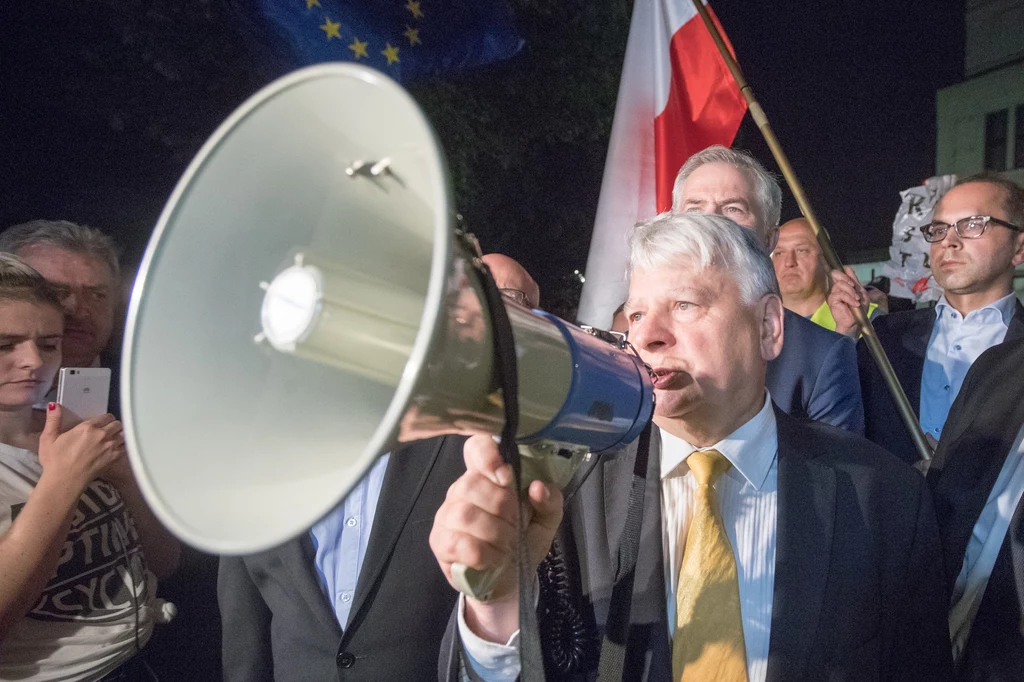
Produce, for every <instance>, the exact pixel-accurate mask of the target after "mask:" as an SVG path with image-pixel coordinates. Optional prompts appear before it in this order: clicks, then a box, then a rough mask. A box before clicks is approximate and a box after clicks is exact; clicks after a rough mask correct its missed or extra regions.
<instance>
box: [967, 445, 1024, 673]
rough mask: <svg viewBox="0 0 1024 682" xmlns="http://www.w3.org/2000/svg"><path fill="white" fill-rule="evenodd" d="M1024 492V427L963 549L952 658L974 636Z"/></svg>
mask: <svg viewBox="0 0 1024 682" xmlns="http://www.w3.org/2000/svg"><path fill="white" fill-rule="evenodd" d="M1022 493H1024V427H1021V430H1020V432H1019V433H1018V434H1017V440H1016V441H1014V443H1013V447H1011V448H1010V454H1008V455H1007V456H1006V461H1005V462H1004V463H1003V468H1002V469H1001V470H1000V471H999V477H998V478H996V482H995V485H993V486H992V492H991V493H989V496H988V501H987V502H985V507H984V508H983V509H982V510H981V514H980V515H979V516H978V521H977V523H975V524H974V530H973V531H972V532H971V539H970V540H968V541H967V551H966V552H964V565H963V567H962V568H961V569H960V575H958V576H957V578H956V584H955V586H954V587H953V601H952V604H953V607H952V609H950V612H949V638H950V640H951V641H952V642H953V660H955V661H956V660H959V659H960V655H961V654H962V653H963V650H964V646H966V644H967V640H968V639H969V638H970V636H971V627H972V626H973V625H974V617H975V616H976V615H977V613H978V607H979V606H981V600H982V597H984V596H985V588H986V587H988V579H989V577H990V576H991V575H992V568H993V567H994V566H995V565H996V558H997V557H998V556H999V550H1000V549H1001V548H1002V546H1003V542H1004V541H1005V540H1006V533H1007V531H1008V530H1009V529H1010V520H1011V519H1012V518H1013V512H1014V511H1015V510H1016V509H1017V505H1018V504H1019V503H1020V498H1021V494H1022Z"/></svg>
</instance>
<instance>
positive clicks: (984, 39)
mask: <svg viewBox="0 0 1024 682" xmlns="http://www.w3.org/2000/svg"><path fill="white" fill-rule="evenodd" d="M965 24H966V26H965V27H966V32H967V35H966V38H967V42H966V45H965V50H964V53H965V54H964V56H965V59H964V61H965V64H964V66H965V73H966V74H967V77H968V78H971V77H972V76H975V75H977V74H979V73H981V72H983V71H987V70H989V69H992V68H994V67H997V66H1001V65H1003V64H1007V63H1009V62H1012V61H1016V60H1019V59H1022V58H1024V2H1021V1H1020V0H967V4H966V15H965Z"/></svg>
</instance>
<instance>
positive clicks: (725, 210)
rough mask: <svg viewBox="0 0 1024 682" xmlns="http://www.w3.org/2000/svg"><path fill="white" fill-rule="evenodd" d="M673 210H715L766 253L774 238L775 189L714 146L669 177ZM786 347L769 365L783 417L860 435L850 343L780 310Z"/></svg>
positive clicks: (755, 169)
mask: <svg viewBox="0 0 1024 682" xmlns="http://www.w3.org/2000/svg"><path fill="white" fill-rule="evenodd" d="M672 210H673V211H674V212H689V211H700V212H706V213H717V214H719V215H723V216H725V217H727V218H730V219H731V220H733V221H735V222H736V223H737V224H738V225H740V226H741V227H745V228H747V229H750V230H753V231H754V232H755V233H757V235H758V237H759V239H760V240H761V243H762V244H764V246H765V248H766V249H767V250H768V252H769V253H771V251H772V250H773V249H774V248H775V245H776V241H777V239H778V229H779V228H778V224H779V216H780V214H781V211H782V189H781V188H780V187H779V183H778V182H776V181H775V178H773V177H772V176H771V175H770V174H769V173H768V172H767V171H766V170H765V169H764V166H762V165H761V164H760V163H758V161H757V160H756V159H754V158H753V157H752V156H750V155H749V154H746V153H744V152H740V151H736V150H733V149H728V148H726V147H722V146H720V145H715V146H712V147H708V148H707V149H705V150H703V151H701V152H698V153H697V154H694V155H693V156H691V157H690V158H689V159H688V160H687V162H686V163H685V164H683V167H682V168H681V169H680V170H679V174H678V175H677V176H676V182H675V187H674V188H673V190H672ZM785 327H786V343H785V345H784V346H783V348H782V352H781V353H780V354H779V356H778V357H777V358H775V359H773V360H771V361H769V362H768V373H767V377H766V381H767V387H768V390H769V391H771V394H772V399H773V400H775V403H776V404H777V405H778V406H779V407H781V408H782V409H783V410H784V411H785V412H786V413H787V414H790V415H793V416H795V417H797V418H803V419H813V420H817V421H822V422H825V423H826V424H832V425H833V426H839V427H841V428H844V429H847V430H848V431H852V432H853V433H863V432H864V408H863V405H862V404H861V396H860V385H859V384H858V382H857V354H856V350H855V347H854V344H853V342H852V340H850V339H846V338H843V337H842V336H841V335H839V334H835V333H833V332H830V331H828V330H827V329H823V328H822V327H819V326H818V325H816V324H814V323H813V322H811V321H810V320H806V319H804V318H803V317H801V316H800V315H798V314H796V313H794V312H792V311H788V310H787V311H786V313H785Z"/></svg>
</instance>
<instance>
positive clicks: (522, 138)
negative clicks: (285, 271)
mask: <svg viewBox="0 0 1024 682" xmlns="http://www.w3.org/2000/svg"><path fill="white" fill-rule="evenodd" d="M5 5H6V6H5V8H4V9H3V10H2V12H3V23H2V26H3V34H2V39H3V40H2V43H3V47H2V48H0V49H2V50H3V54H4V58H3V63H4V65H5V66H4V69H3V72H4V84H3V85H4V92H5V95H4V99H5V107H4V109H3V113H2V114H0V116H3V119H2V120H0V122H2V125H3V130H4V131H11V132H13V133H14V134H10V135H6V136H5V139H4V141H3V143H2V144H3V145H4V150H3V151H4V153H3V155H2V156H3V161H2V162H0V163H2V164H3V166H2V167H0V168H3V169H4V170H5V172H4V178H5V179H4V180H3V188H4V194H5V195H7V194H8V193H10V195H11V196H12V197H16V200H15V201H13V202H5V205H4V206H3V207H0V211H2V213H0V218H2V219H3V222H4V223H5V224H8V223H11V222H14V221H18V220H24V219H28V218H35V217H67V218H70V219H73V220H80V221H83V222H89V223H92V224H96V225H98V226H100V227H103V228H106V229H109V230H111V231H114V232H116V233H117V234H118V236H119V238H120V239H121V240H122V242H124V244H125V248H126V252H127V255H128V259H129V260H131V259H132V258H136V257H138V255H139V254H140V253H141V250H142V248H143V246H144V244H145V241H146V240H147V239H148V236H149V231H150V229H151V227H152V225H153V224H154V223H155V222H156V218H157V215H158V213H159V210H160V208H161V206H162V204H163V202H164V201H165V200H166V198H167V196H168V195H169V194H170V191H171V189H172V188H173V185H174V182H175V181H176V179H177V178H178V177H179V175H180V174H181V172H182V171H183V170H184V167H185V165H186V164H187V163H188V161H189V159H191V157H192V156H193V155H194V154H195V153H196V152H197V151H198V149H199V147H200V146H201V144H202V143H203V141H204V140H205V139H206V138H207V136H208V135H209V134H210V133H211V132H212V131H213V129H214V128H215V127H216V126H217V125H218V124H219V123H220V122H221V120H223V119H224V117H226V116H227V115H228V114H229V113H230V112H231V110H233V109H234V108H235V107H236V106H237V105H238V104H240V103H241V102H242V101H243V100H244V99H245V98H246V97H247V96H249V95H250V94H252V93H253V92H255V91H256V90H257V89H258V88H259V87H261V86H262V85H264V84H266V83H267V82H268V81H269V80H271V79H272V78H273V76H274V75H277V74H279V73H280V72H281V71H282V70H284V69H285V68H287V65H284V64H282V62H281V61H280V59H277V60H276V61H275V60H274V59H271V60H267V59H264V58H263V57H264V55H262V54H261V53H260V45H259V43H260V41H261V39H262V36H260V35H259V32H258V27H254V26H253V25H251V24H248V23H246V22H245V21H244V20H243V19H242V18H241V16H240V14H239V13H238V12H235V11H233V9H232V7H231V5H230V4H229V3H226V2H223V1H217V0H88V1H78V2H74V1H71V0H64V1H63V2H57V3H51V4H46V5H43V4H42V3H5ZM513 6H514V7H515V9H516V13H517V16H518V19H519V22H520V29H521V31H522V33H523V36H524V38H525V40H526V45H525V47H524V49H523V51H522V52H521V53H520V54H519V55H517V56H516V57H515V58H513V59H512V60H509V61H508V62H505V63H502V64H497V65H492V66H490V67H485V68H483V69H478V70H476V71H472V72H468V73H463V74H453V75H451V76H446V77H437V78H433V79H428V80H425V81H421V82H418V83H414V84H412V85H411V86H410V90H411V92H412V93H413V96H414V97H415V98H416V99H417V101H419V102H420V103H421V105H422V106H423V107H424V109H425V111H426V112H427V115H428V117H429V118H430V120H431V121H432V122H433V124H434V126H435V127H436V129H437V131H438V134H439V136H440V139H441V140H442V144H443V146H444V149H445V153H446V155H447V157H448V161H449V166H450V171H451V176H452V182H453V187H454V194H455V202H456V207H457V208H458V210H459V211H460V212H461V213H462V214H463V215H464V216H465V218H466V222H467V224H468V225H469V226H470V227H471V228H472V229H473V230H474V231H475V232H476V233H477V235H478V236H479V237H480V239H481V242H482V244H483V246H484V248H485V250H489V251H501V252H503V253H507V254H508V255H511V256H513V257H515V258H517V259H519V260H520V261H522V262H523V263H524V265H525V266H526V267H527V268H528V269H529V270H530V271H531V272H532V273H533V274H534V275H535V277H536V278H537V279H538V281H539V282H540V284H541V286H542V289H543V298H544V299H545V304H546V305H547V306H548V307H552V308H554V309H556V310H557V311H558V312H561V313H562V314H566V315H571V313H572V307H573V306H574V305H575V297H576V296H577V295H578V288H579V283H578V281H576V280H575V279H574V278H573V277H572V276H571V275H572V272H573V270H575V269H579V270H583V267H584V265H585V262H586V256H587V248H588V242H589V235H590V229H591V226H592V223H593V217H594V211H595V209H596V205H597V195H598V191H599V188H600V181H601V172H602V168H603V164H604V155H605V152H606V147H607V139H608V133H609V129H610V126H611V119H612V115H613V112H614V106H615V96H616V92H617V89H618V77H619V71H620V69H621V64H622V58H623V54H624V49H625V41H626V34H627V31H628V26H629V12H630V7H629V3H628V2H626V1H625V0H591V1H584V0H514V1H513ZM26 156H28V157H31V161H30V162H28V163H26V162H25V161H24V159H25V158H26ZM19 159H21V161H19ZM8 171H9V172H8ZM49 192H58V193H60V194H61V195H62V196H64V198H65V201H64V203H63V204H55V202H54V201H53V197H52V195H51V196H49V197H47V196H45V195H43V194H42V193H49ZM54 205H64V206H68V207H70V208H69V209H67V213H66V214H65V215H59V216H58V215H55V214H53V213H52V211H53V208H52V207H53V206H54Z"/></svg>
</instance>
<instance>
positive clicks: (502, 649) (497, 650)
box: [457, 594, 520, 682]
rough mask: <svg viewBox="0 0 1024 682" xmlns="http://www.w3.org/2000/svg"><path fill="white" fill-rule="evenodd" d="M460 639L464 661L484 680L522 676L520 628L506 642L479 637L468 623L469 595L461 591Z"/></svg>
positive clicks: (495, 681)
mask: <svg viewBox="0 0 1024 682" xmlns="http://www.w3.org/2000/svg"><path fill="white" fill-rule="evenodd" d="M457 608H458V614H459V639H460V640H462V656H463V662H464V663H465V665H466V667H467V668H471V669H472V671H473V673H475V674H476V676H477V677H479V678H480V679H481V680H483V682H514V680H515V679H516V678H517V677H519V668H520V664H519V630H516V631H515V632H513V633H512V636H511V637H509V638H508V642H506V643H505V644H497V643H496V642H488V641H487V640H485V639H481V638H480V637H477V636H476V635H475V634H474V633H473V631H472V630H470V629H469V626H468V625H466V597H465V595H462V594H460V595H459V604H458V607H457Z"/></svg>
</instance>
